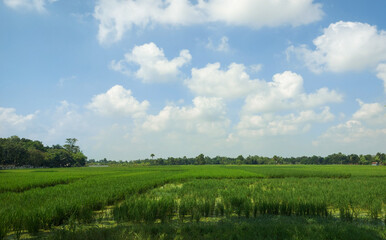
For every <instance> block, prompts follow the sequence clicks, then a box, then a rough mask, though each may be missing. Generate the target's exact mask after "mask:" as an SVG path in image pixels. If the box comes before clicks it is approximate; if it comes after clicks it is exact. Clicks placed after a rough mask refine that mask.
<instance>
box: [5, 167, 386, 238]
mask: <svg viewBox="0 0 386 240" xmlns="http://www.w3.org/2000/svg"><path fill="white" fill-rule="evenodd" d="M0 190H1V191H0V223H1V224H0V239H1V238H4V237H7V238H11V239H12V238H20V237H23V236H25V235H26V234H28V235H31V236H37V237H39V238H52V239H107V238H108V239H176V238H177V239H180V238H183V239H200V238H204V239H205V238H206V239H259V238H261V239H311V238H312V239H384V238H385V237H386V233H385V223H386V205H385V202H386V195H385V192H386V171H385V169H384V167H383V166H377V167H373V166H336V165H335V166H306V165H298V166H294V165H285V166H284V165H280V166H268V165H264V166H246V165H241V166H239V165H233V166H223V165H221V166H213V165H206V166H135V167H134V166H133V167H107V168H51V169H23V170H2V171H0ZM43 229H45V231H43ZM47 231H48V233H47ZM351 234H355V236H353V235H351ZM349 236H352V237H349Z"/></svg>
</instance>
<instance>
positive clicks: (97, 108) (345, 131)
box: [0, 0, 386, 160]
mask: <svg viewBox="0 0 386 240" xmlns="http://www.w3.org/2000/svg"><path fill="white" fill-rule="evenodd" d="M384 9H386V2H385V1H383V0H373V1H359V0H358V1H343V0H342V1H332V0H331V1H313V0H299V1H291V0H278V1H274V2H273V1H263V0H242V1H241V0H206V1H203V0H198V1H189V0H136V1H135V0H98V1H91V0H84V1H73V0H66V1H64V0H1V1H0V31H1V34H0V137H9V136H12V135H18V136H20V137H26V138H31V139H37V140H41V141H43V143H44V144H46V145H51V144H57V143H59V144H63V143H64V141H65V139H66V138H69V137H75V138H77V139H78V140H79V145H80V146H81V149H83V151H84V153H85V154H86V155H87V156H88V157H89V158H95V159H101V158H104V157H106V158H109V159H115V160H132V159H138V158H146V157H149V156H150V154H151V153H154V154H155V155H156V156H158V157H168V156H175V157H177V156H196V155H198V154H200V153H204V154H205V155H209V156H216V155H227V156H237V155H240V154H243V155H244V156H247V155H255V154H256V155H265V156H272V155H275V154H276V155H282V156H301V155H313V154H315V155H323V156H324V155H328V154H331V153H333V152H343V153H358V154H365V153H366V154H367V153H370V154H375V153H376V152H378V151H381V152H382V151H383V152H384V151H385V149H386V148H385V146H386V120H385V119H386V107H385V105H386V98H385V96H386V18H385V15H384Z"/></svg>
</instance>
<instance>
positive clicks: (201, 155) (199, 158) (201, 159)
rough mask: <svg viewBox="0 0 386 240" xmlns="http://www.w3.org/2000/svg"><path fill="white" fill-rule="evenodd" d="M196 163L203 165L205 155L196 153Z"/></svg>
mask: <svg viewBox="0 0 386 240" xmlns="http://www.w3.org/2000/svg"><path fill="white" fill-rule="evenodd" d="M196 163H197V164H198V165H203V164H205V156H204V154H202V153H201V154H200V155H198V156H197V157H196Z"/></svg>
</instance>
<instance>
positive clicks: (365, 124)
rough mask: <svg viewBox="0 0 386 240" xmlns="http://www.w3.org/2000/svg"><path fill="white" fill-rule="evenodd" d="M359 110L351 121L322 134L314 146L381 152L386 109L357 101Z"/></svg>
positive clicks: (383, 140)
mask: <svg viewBox="0 0 386 240" xmlns="http://www.w3.org/2000/svg"><path fill="white" fill-rule="evenodd" d="M357 101H358V103H359V106H360V107H359V109H358V110H357V111H356V112H355V113H354V114H353V115H352V117H351V119H349V120H347V121H346V122H344V123H341V124H338V125H335V126H332V127H330V128H329V129H328V130H327V131H326V132H325V133H324V134H322V135H321V136H320V137H319V138H318V139H317V140H316V141H314V145H316V146H323V145H327V146H331V144H338V145H337V146H339V147H344V146H346V147H350V148H351V149H356V148H357V150H358V149H367V151H368V149H375V151H381V150H382V149H384V147H385V139H386V121H385V119H386V108H385V107H384V106H382V105H381V104H380V103H364V102H362V101H361V100H357Z"/></svg>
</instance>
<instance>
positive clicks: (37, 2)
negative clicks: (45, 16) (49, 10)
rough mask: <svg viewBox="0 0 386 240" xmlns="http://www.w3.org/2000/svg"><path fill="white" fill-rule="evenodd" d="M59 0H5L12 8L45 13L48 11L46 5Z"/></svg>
mask: <svg viewBox="0 0 386 240" xmlns="http://www.w3.org/2000/svg"><path fill="white" fill-rule="evenodd" d="M56 1H58V0H3V2H4V4H5V5H6V6H8V7H10V8H12V9H16V10H19V9H25V10H29V11H37V12H40V13H43V12H45V11H46V5H47V4H50V3H53V2H56Z"/></svg>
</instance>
